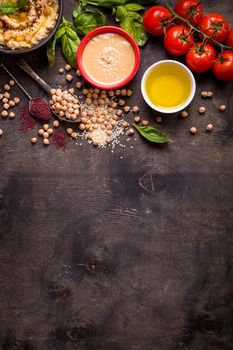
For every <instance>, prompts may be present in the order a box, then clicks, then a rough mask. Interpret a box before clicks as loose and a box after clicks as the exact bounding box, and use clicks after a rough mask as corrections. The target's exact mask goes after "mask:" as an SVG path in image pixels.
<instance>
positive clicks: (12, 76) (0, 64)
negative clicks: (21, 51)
mask: <svg viewBox="0 0 233 350" xmlns="http://www.w3.org/2000/svg"><path fill="white" fill-rule="evenodd" d="M0 66H1V67H2V68H3V69H4V70H5V71H6V72H7V74H8V75H9V76H10V77H11V79H13V80H14V81H15V83H16V84H17V85H18V87H19V88H20V89H21V90H22V91H23V92H24V93H25V95H26V96H27V97H28V98H29V100H32V97H31V96H30V95H29V93H28V92H27V91H26V90H25V89H24V88H23V87H22V85H21V84H20V83H19V82H18V80H17V79H16V78H15V77H14V75H13V74H12V73H11V72H10V71H9V70H8V69H7V68H6V67H5V66H4V64H3V63H2V62H1V63H0Z"/></svg>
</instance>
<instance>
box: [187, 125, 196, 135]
mask: <svg viewBox="0 0 233 350" xmlns="http://www.w3.org/2000/svg"><path fill="white" fill-rule="evenodd" d="M189 131H190V134H192V135H195V134H196V133H197V129H196V128H195V126H192V127H191V128H190V130H189Z"/></svg>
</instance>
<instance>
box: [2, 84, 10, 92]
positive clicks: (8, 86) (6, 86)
mask: <svg viewBox="0 0 233 350" xmlns="http://www.w3.org/2000/svg"><path fill="white" fill-rule="evenodd" d="M3 88H4V90H6V91H10V89H11V87H10V85H9V84H5V85H4V87H3Z"/></svg>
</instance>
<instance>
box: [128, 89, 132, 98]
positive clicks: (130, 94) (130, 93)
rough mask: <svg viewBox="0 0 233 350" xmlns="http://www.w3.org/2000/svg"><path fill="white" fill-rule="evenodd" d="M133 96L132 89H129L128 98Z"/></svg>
mask: <svg viewBox="0 0 233 350" xmlns="http://www.w3.org/2000/svg"><path fill="white" fill-rule="evenodd" d="M132 95H133V92H132V90H130V89H129V90H127V96H128V97H130V96H132Z"/></svg>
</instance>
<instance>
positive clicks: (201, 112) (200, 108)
mask: <svg viewBox="0 0 233 350" xmlns="http://www.w3.org/2000/svg"><path fill="white" fill-rule="evenodd" d="M205 111H206V109H205V107H199V109H198V112H199V114H204V113H205Z"/></svg>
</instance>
